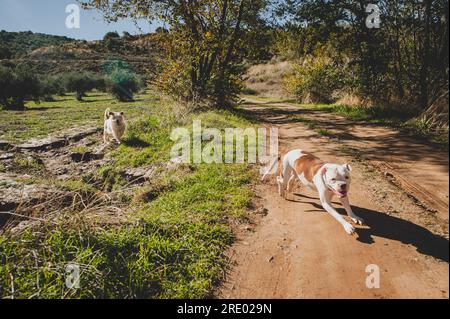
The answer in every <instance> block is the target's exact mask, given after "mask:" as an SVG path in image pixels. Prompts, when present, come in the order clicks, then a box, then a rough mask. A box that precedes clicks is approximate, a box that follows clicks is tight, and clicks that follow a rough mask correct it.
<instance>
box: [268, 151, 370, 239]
mask: <svg viewBox="0 0 450 319" xmlns="http://www.w3.org/2000/svg"><path fill="white" fill-rule="evenodd" d="M278 161H281V167H279V172H280V173H279V175H278V176H277V183H278V193H279V194H280V195H281V196H283V197H285V192H286V191H289V190H290V189H291V185H292V182H293V181H294V180H295V178H296V177H297V178H298V179H299V180H300V181H301V182H302V184H303V185H305V186H307V187H309V188H311V189H314V190H317V192H318V193H319V197H320V201H321V203H322V207H323V208H324V209H325V210H326V211H327V212H328V213H329V214H330V215H331V216H333V217H334V218H335V219H336V220H337V221H338V222H339V223H341V225H342V226H343V227H344V229H345V231H346V232H347V233H348V234H350V235H351V234H353V233H354V232H355V228H354V227H353V226H352V225H351V224H350V223H349V222H347V221H346V220H345V219H344V218H343V217H342V216H341V215H340V214H339V213H338V212H337V211H336V209H334V208H333V206H331V199H332V198H333V196H337V197H338V198H339V200H340V201H341V203H342V206H344V208H345V211H346V212H347V214H348V215H349V216H350V218H351V220H352V221H353V222H354V223H355V224H359V225H362V224H363V223H364V220H363V219H362V218H360V217H358V216H356V215H355V214H354V213H353V211H352V208H351V206H350V203H349V200H348V197H347V194H348V192H349V190H350V181H351V178H350V171H351V170H352V169H351V167H350V165H349V164H344V165H339V164H331V163H324V162H322V161H321V160H320V159H319V158H317V157H316V156H314V155H312V154H310V153H308V152H304V151H302V150H300V149H295V150H291V151H289V152H287V153H286V154H284V155H282V156H280V158H279V159H278ZM276 163H277V160H275V161H274V162H273V164H272V166H271V168H270V169H269V170H268V171H267V173H266V174H264V176H263V177H262V179H264V178H265V177H266V175H267V174H268V173H269V172H270V171H272V170H273V168H274V166H275V164H276Z"/></svg>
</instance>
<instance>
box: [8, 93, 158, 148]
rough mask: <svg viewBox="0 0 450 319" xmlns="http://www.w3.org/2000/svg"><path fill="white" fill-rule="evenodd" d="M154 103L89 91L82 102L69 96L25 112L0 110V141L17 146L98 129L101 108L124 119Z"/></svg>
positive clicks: (148, 97) (146, 97)
mask: <svg viewBox="0 0 450 319" xmlns="http://www.w3.org/2000/svg"><path fill="white" fill-rule="evenodd" d="M157 103H158V100H157V99H156V98H155V97H152V96H151V95H148V94H147V95H137V96H136V101H134V102H118V101H116V100H115V99H114V98H112V97H111V96H110V95H108V94H106V93H99V92H92V93H89V94H88V95H87V97H85V98H84V101H83V102H79V101H76V100H75V99H74V98H73V96H71V95H67V96H63V97H56V98H55V101H52V102H41V103H40V104H36V103H34V102H29V103H27V105H26V106H27V110H25V111H6V110H0V140H6V141H9V142H13V143H17V142H23V141H26V140H29V139H31V138H41V137H45V136H47V135H48V134H50V133H53V132H57V131H60V130H61V129H67V128H71V127H75V126H79V125H85V124H91V125H97V126H100V127H101V126H102V125H103V116H104V115H103V114H104V112H105V109H106V108H108V107H110V108H111V109H112V110H113V111H114V110H120V111H123V112H125V117H126V118H127V119H132V118H135V117H137V116H140V115H142V114H143V112H144V113H150V112H151V111H152V106H155V105H157Z"/></svg>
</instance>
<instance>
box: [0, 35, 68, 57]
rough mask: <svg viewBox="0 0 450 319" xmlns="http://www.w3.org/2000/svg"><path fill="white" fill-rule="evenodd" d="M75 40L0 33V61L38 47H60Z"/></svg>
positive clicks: (50, 36) (49, 36)
mask: <svg viewBox="0 0 450 319" xmlns="http://www.w3.org/2000/svg"><path fill="white" fill-rule="evenodd" d="M73 41H75V40H73V39H70V38H67V37H61V36H56V35H48V34H42V33H33V32H30V31H28V32H7V31H5V30H2V31H0V43H1V44H2V45H0V59H9V58H13V57H19V56H22V55H24V54H26V53H29V52H31V51H33V50H36V49H38V48H40V47H48V46H51V45H60V44H63V43H69V42H73Z"/></svg>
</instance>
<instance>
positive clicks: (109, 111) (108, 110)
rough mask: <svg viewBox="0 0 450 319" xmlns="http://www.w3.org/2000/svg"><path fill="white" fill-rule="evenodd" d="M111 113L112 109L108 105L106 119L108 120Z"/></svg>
mask: <svg viewBox="0 0 450 319" xmlns="http://www.w3.org/2000/svg"><path fill="white" fill-rule="evenodd" d="M109 113H111V109H110V108H109V107H108V108H107V109H106V110H105V121H106V120H107V119H109Z"/></svg>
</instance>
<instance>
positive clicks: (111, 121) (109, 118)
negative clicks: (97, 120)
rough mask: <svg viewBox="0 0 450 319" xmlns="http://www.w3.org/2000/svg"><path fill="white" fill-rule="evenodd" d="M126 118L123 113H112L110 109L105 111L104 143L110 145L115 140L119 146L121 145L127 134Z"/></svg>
mask: <svg viewBox="0 0 450 319" xmlns="http://www.w3.org/2000/svg"><path fill="white" fill-rule="evenodd" d="M125 127H126V123H125V117H124V115H123V112H111V110H110V109H109V108H108V109H106V110H105V126H104V130H103V142H104V143H109V141H110V140H111V138H112V139H114V140H115V141H116V142H117V144H120V139H121V138H122V136H123V133H124V132H125Z"/></svg>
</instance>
